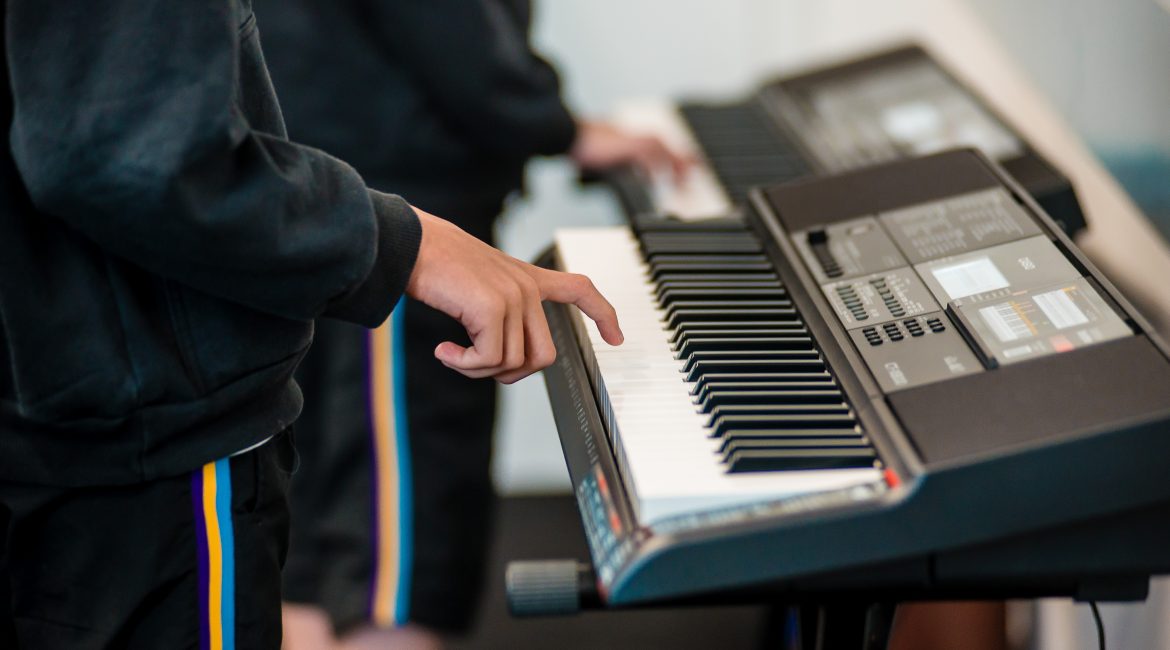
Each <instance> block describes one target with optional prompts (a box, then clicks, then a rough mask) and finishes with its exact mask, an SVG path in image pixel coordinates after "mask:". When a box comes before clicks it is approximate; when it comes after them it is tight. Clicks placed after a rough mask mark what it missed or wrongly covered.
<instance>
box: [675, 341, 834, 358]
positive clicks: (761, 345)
mask: <svg viewBox="0 0 1170 650" xmlns="http://www.w3.org/2000/svg"><path fill="white" fill-rule="evenodd" d="M812 349H814V347H813V342H812V339H811V338H809V337H807V336H721V337H687V339H686V340H685V341H684V342H682V343H681V344H680V345H679V346H678V347H677V348H675V352H677V357H678V358H679V359H684V358H686V357H687V356H688V355H690V354H691V353H693V352H712V351H717V350H725V351H733V350H812Z"/></svg>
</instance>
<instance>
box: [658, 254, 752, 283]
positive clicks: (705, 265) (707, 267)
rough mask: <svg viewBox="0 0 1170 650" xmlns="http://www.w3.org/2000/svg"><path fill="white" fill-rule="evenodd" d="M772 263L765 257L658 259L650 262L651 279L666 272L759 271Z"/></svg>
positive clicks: (723, 272)
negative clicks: (701, 259)
mask: <svg viewBox="0 0 1170 650" xmlns="http://www.w3.org/2000/svg"><path fill="white" fill-rule="evenodd" d="M772 270H773V269H772V263H771V262H769V261H768V260H767V259H759V260H755V259H747V260H742V259H741V260H728V261H723V262H712V261H686V260H677V261H668V260H662V259H658V260H655V261H654V262H653V263H651V264H650V277H651V279H658V278H659V277H660V276H662V275H665V274H668V273H698V272H703V271H708V272H711V273H721V274H729V273H760V272H766V271H772Z"/></svg>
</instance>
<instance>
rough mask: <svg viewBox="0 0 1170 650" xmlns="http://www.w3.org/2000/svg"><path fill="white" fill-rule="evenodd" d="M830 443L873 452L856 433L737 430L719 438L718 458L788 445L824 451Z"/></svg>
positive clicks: (804, 430) (863, 436) (865, 438)
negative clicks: (813, 446)
mask: <svg viewBox="0 0 1170 650" xmlns="http://www.w3.org/2000/svg"><path fill="white" fill-rule="evenodd" d="M810 441H811V442H810ZM826 441H837V443H838V444H839V445H840V446H842V447H870V448H872V445H871V444H870V442H869V438H867V437H866V436H865V435H864V434H862V433H859V432H858V431H856V430H854V429H791V430H788V431H784V430H779V429H737V430H733V431H729V432H728V433H726V434H724V435H723V436H722V437H721V438H719V449H717V450H716V451H715V455H716V457H720V456H722V457H724V458H726V456H727V454H728V453H730V450H731V449H733V448H736V447H740V448H749V447H750V448H760V449H764V448H782V447H783V446H784V445H785V444H789V445H792V446H795V447H800V446H806V445H810V444H813V443H816V445H817V446H818V447H822V448H823V447H826V446H827V443H826Z"/></svg>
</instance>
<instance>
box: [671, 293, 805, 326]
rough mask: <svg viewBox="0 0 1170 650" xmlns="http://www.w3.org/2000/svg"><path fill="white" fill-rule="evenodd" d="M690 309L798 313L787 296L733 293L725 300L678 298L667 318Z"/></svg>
mask: <svg viewBox="0 0 1170 650" xmlns="http://www.w3.org/2000/svg"><path fill="white" fill-rule="evenodd" d="M688 309H708V310H713V311H724V312H727V313H729V314H730V313H734V312H735V311H737V310H747V309H781V310H785V311H786V313H788V314H789V315H791V316H795V315H796V310H795V308H794V307H793V306H792V301H791V300H788V299H787V298H777V299H766V298H764V299H757V298H754V297H752V296H750V295H737V294H732V295H729V296H727V298H726V299H723V300H676V301H674V302H673V303H671V305H670V307H667V308H666V318H665V320H670V317H671V316H673V315H674V314H675V313H677V312H679V311H683V310H688Z"/></svg>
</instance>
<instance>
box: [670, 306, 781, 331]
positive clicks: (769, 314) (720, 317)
mask: <svg viewBox="0 0 1170 650" xmlns="http://www.w3.org/2000/svg"><path fill="white" fill-rule="evenodd" d="M675 307H676V309H675V310H674V311H673V312H672V313H671V314H670V316H668V317H667V319H666V326H667V327H668V328H670V329H678V328H679V327H680V326H681V325H683V324H684V323H689V322H703V323H710V322H720V321H722V322H723V323H729V322H730V323H748V322H755V323H756V324H757V325H758V324H759V323H762V322H773V321H784V320H785V319H788V321H787V322H788V323H798V322H800V321H799V320H798V319H797V318H796V310H794V309H793V308H791V307H782V308H776V309H746V308H744V309H690V308H688V309H677V307H678V305H675Z"/></svg>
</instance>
